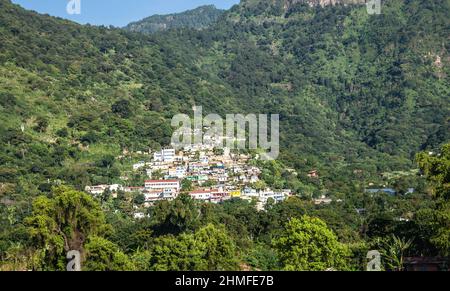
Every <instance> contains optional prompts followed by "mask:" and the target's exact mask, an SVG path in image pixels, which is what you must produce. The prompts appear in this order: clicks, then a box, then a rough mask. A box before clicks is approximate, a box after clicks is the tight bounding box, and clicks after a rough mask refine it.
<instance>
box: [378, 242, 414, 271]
mask: <svg viewBox="0 0 450 291" xmlns="http://www.w3.org/2000/svg"><path fill="white" fill-rule="evenodd" d="M411 243H412V239H409V240H405V239H404V238H399V237H397V236H395V235H392V236H391V237H390V238H389V240H388V241H386V242H385V243H384V245H383V250H382V254H383V257H384V259H385V262H386V267H387V268H386V269H389V270H393V271H403V269H404V267H403V258H404V255H405V252H406V250H407V249H409V247H410V246H411Z"/></svg>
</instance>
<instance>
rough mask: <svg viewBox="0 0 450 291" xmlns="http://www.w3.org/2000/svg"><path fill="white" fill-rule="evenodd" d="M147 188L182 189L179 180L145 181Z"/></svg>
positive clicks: (177, 190) (176, 190)
mask: <svg viewBox="0 0 450 291" xmlns="http://www.w3.org/2000/svg"><path fill="white" fill-rule="evenodd" d="M145 189H146V190H157V189H162V190H171V191H172V190H173V191H175V192H179V191H180V181H179V180H147V181H145Z"/></svg>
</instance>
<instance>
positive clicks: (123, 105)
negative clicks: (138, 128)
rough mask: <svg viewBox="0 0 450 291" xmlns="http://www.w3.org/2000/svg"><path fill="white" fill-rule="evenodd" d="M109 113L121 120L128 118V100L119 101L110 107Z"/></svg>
mask: <svg viewBox="0 0 450 291" xmlns="http://www.w3.org/2000/svg"><path fill="white" fill-rule="evenodd" d="M111 111H112V112H113V113H116V114H118V115H119V116H120V117H122V118H129V117H130V116H131V114H132V111H131V104H130V101H128V100H119V101H117V102H116V103H114V104H113V105H112V106H111Z"/></svg>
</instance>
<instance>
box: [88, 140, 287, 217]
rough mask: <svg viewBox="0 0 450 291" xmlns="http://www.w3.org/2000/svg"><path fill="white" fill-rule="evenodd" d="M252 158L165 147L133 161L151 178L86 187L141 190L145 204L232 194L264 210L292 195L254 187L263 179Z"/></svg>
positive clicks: (222, 197)
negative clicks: (136, 182)
mask: <svg viewBox="0 0 450 291" xmlns="http://www.w3.org/2000/svg"><path fill="white" fill-rule="evenodd" d="M256 158H257V157H256ZM251 159H252V157H251V156H250V155H247V154H236V153H232V152H231V151H230V149H228V148H224V149H220V150H217V149H214V148H213V147H212V146H207V145H193V146H188V147H185V148H183V149H182V150H180V151H176V150H175V149H172V148H165V149H162V150H160V151H157V152H154V153H153V158H149V160H150V161H140V162H138V163H135V164H134V165H133V171H135V172H136V171H142V170H143V169H144V170H145V172H146V174H147V176H148V180H146V181H145V183H144V185H135V186H123V185H120V184H114V185H97V186H87V187H86V189H85V190H86V192H88V193H91V194H93V195H101V194H103V193H104V192H105V191H110V192H111V193H112V196H113V197H117V193H118V192H119V191H123V192H125V193H127V192H128V193H129V192H133V193H140V194H143V195H144V197H145V202H144V206H145V207H149V206H152V205H153V204H154V203H155V202H157V201H161V200H173V199H175V198H177V197H178V195H180V194H181V193H186V194H188V195H190V196H191V197H192V198H193V199H194V200H199V201H204V202H211V203H220V202H223V201H225V200H227V199H231V198H240V199H245V200H250V201H251V200H255V201H256V207H257V209H258V210H263V209H264V207H265V205H266V204H267V202H268V201H269V200H272V201H273V202H274V203H277V202H281V201H284V200H285V199H286V198H287V197H289V196H291V195H293V192H292V191H291V190H290V189H282V190H279V189H277V190H275V189H270V188H264V189H256V188H257V187H253V185H255V184H257V183H258V182H259V181H260V174H261V170H260V169H259V168H258V167H256V166H253V165H250V163H249V162H250V160H251Z"/></svg>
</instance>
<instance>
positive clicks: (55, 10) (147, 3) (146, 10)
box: [12, 0, 239, 27]
mask: <svg viewBox="0 0 450 291" xmlns="http://www.w3.org/2000/svg"><path fill="white" fill-rule="evenodd" d="M69 1H70V0H12V2H14V3H16V4H20V5H21V6H22V7H24V8H26V9H30V10H35V11H37V12H40V13H47V14H50V15H53V16H59V17H63V18H67V19H70V20H73V21H76V22H78V23H83V24H85V23H90V24H95V25H102V24H103V25H114V26H120V27H122V26H125V25H126V24H128V23H130V22H132V21H136V20H140V19H142V18H144V17H147V16H150V15H153V14H168V13H175V12H181V11H185V10H188V9H192V8H196V7H198V6H201V5H206V4H214V5H216V7H217V8H223V9H228V8H230V7H231V6H233V5H234V4H237V3H239V0H80V2H81V14H79V15H77V14H73V15H70V14H68V13H67V11H66V6H67V4H68V3H69Z"/></svg>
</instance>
